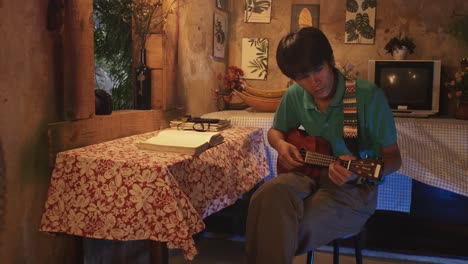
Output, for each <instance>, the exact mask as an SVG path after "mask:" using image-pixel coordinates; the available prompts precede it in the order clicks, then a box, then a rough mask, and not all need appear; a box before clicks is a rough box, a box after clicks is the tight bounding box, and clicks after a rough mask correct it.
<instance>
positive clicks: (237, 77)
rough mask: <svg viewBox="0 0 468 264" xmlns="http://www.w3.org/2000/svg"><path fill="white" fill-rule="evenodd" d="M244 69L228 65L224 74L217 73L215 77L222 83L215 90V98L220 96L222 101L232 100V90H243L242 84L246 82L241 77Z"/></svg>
mask: <svg viewBox="0 0 468 264" xmlns="http://www.w3.org/2000/svg"><path fill="white" fill-rule="evenodd" d="M243 76H244V71H243V70H242V69H241V68H239V67H237V66H228V67H227V73H226V74H225V75H224V77H223V75H222V74H221V73H219V74H218V76H217V78H218V80H219V81H222V85H221V86H220V87H219V88H218V89H216V90H215V96H216V98H220V97H222V98H223V99H224V101H227V102H229V101H231V100H232V92H233V91H234V90H237V91H239V92H240V91H243V90H244V86H245V85H246V84H247V82H246V81H245V79H244V78H243Z"/></svg>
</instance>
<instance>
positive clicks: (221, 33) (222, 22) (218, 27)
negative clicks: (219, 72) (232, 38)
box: [213, 10, 228, 59]
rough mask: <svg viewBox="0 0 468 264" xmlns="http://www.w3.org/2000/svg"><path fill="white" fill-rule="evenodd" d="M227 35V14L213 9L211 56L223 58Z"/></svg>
mask: <svg viewBox="0 0 468 264" xmlns="http://www.w3.org/2000/svg"><path fill="white" fill-rule="evenodd" d="M227 37H228V14H227V13H226V12H224V11H221V10H215V11H214V15H213V57H215V58H220V59H223V58H224V57H225V56H226V47H227V41H228V40H227Z"/></svg>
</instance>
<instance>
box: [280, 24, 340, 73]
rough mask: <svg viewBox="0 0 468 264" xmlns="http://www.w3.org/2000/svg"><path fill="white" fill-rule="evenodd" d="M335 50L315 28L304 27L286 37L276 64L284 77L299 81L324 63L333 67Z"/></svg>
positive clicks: (281, 44) (282, 41) (283, 39)
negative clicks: (302, 76) (298, 78)
mask: <svg viewBox="0 0 468 264" xmlns="http://www.w3.org/2000/svg"><path fill="white" fill-rule="evenodd" d="M333 61H334V56H333V49H332V47H331V45H330V42H329V41H328V39H327V37H326V36H325V34H323V32H322V31H321V30H319V29H318V28H315V27H304V28H301V29H300V30H299V31H296V32H291V33H289V34H288V35H286V36H284V37H283V38H282V39H281V40H280V42H279V44H278V49H277V50H276V62H277V63H278V66H279V68H280V70H281V72H283V74H284V75H286V76H288V77H289V78H291V79H293V80H294V79H297V77H298V76H301V75H304V74H306V73H309V72H311V71H314V69H317V68H318V67H320V66H322V65H323V64H324V63H329V64H330V65H333Z"/></svg>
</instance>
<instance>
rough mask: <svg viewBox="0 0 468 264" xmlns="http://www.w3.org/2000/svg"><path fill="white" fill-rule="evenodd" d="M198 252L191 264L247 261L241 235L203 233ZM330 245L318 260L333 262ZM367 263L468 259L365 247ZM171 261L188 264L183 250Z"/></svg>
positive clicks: (300, 263) (343, 263)
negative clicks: (225, 235) (399, 252)
mask: <svg viewBox="0 0 468 264" xmlns="http://www.w3.org/2000/svg"><path fill="white" fill-rule="evenodd" d="M197 248H198V250H199V255H197V257H196V258H195V260H194V261H193V262H192V264H243V263H244V243H243V241H242V238H237V239H236V238H221V237H219V236H217V237H214V236H209V235H208V236H204V237H203V238H200V239H199V240H198V242H197ZM330 252H331V247H328V246H325V247H322V248H320V249H319V250H317V253H316V255H315V262H314V263H315V264H329V263H332V260H333V259H332V254H331V253H330ZM341 253H342V254H341V255H340V264H354V263H356V262H355V259H354V255H353V250H352V249H349V248H342V249H341ZM363 255H364V260H363V262H364V263H365V264H402V263H408V264H416V263H418V264H421V263H424V264H436V263H437V264H462V263H464V264H467V263H468V260H462V259H448V258H438V257H426V256H414V255H404V254H396V253H388V252H377V251H370V250H363ZM169 263H170V264H186V263H188V262H186V261H185V260H184V259H183V256H182V254H181V252H180V251H174V250H173V251H171V252H170V258H169ZM294 264H306V256H305V255H303V256H298V257H296V258H295V260H294Z"/></svg>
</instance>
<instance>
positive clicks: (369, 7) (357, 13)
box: [345, 0, 377, 44]
mask: <svg viewBox="0 0 468 264" xmlns="http://www.w3.org/2000/svg"><path fill="white" fill-rule="evenodd" d="M376 7H377V1H367V0H347V1H346V23H345V43H356V44H374V40H375V9H376Z"/></svg>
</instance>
